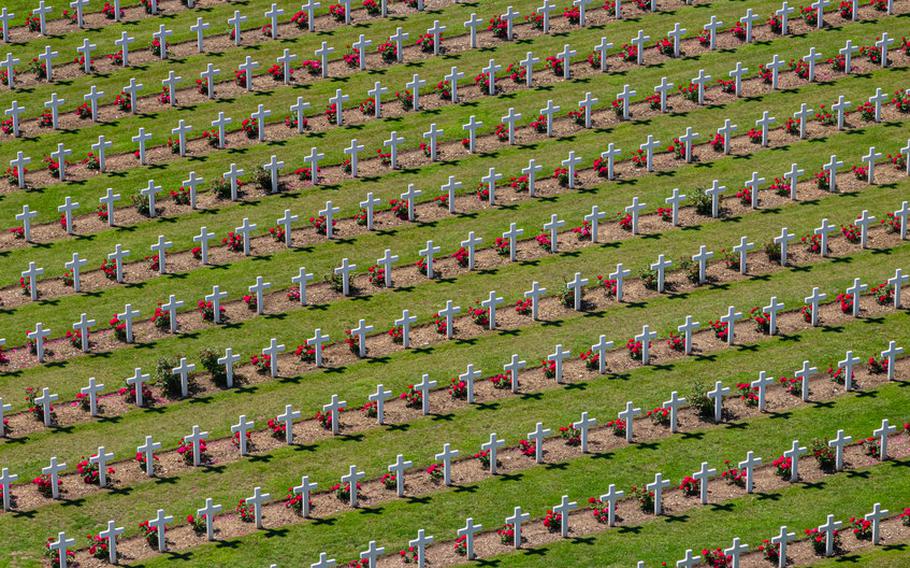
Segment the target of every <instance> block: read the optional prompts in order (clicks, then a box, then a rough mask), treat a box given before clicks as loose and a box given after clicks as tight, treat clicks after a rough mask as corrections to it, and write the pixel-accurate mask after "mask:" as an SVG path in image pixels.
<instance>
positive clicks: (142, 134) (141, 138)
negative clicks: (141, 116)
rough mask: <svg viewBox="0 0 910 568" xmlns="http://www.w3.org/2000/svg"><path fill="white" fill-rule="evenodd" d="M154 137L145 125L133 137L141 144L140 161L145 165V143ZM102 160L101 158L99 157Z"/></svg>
mask: <svg viewBox="0 0 910 568" xmlns="http://www.w3.org/2000/svg"><path fill="white" fill-rule="evenodd" d="M151 138H152V135H151V134H149V133H147V132H146V131H145V128H144V127H139V132H138V133H137V134H136V135H135V136H133V137H132V141H133V142H136V143H137V144H138V145H139V163H140V164H142V165H143V166H144V165H145V164H146V160H145V143H146V142H147V141H148V140H150V139H151ZM99 162H100V158H99Z"/></svg>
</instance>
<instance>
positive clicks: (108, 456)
mask: <svg viewBox="0 0 910 568" xmlns="http://www.w3.org/2000/svg"><path fill="white" fill-rule="evenodd" d="M112 459H114V453H113V452H110V453H105V451H104V446H98V452H97V453H96V454H95V455H93V456H89V458H88V461H89V463H90V464H94V465H96V466H97V467H98V487H107V464H108V462H109V461H110V460H112Z"/></svg>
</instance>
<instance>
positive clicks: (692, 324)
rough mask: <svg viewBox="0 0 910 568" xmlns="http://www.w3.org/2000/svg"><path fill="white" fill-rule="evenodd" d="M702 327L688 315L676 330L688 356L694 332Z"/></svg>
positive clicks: (690, 351)
mask: <svg viewBox="0 0 910 568" xmlns="http://www.w3.org/2000/svg"><path fill="white" fill-rule="evenodd" d="M661 256H663V255H661ZM700 325H701V324H700V323H699V322H697V321H693V320H692V316H691V315H687V316H686V321H685V323H683V324H682V325H680V326H678V327H677V328H676V330H677V331H678V332H680V333H682V334H683V340H684V341H685V343H684V349H685V354H686V355H691V354H692V332H693V331H695V330H697V329H698V328H699V326H700Z"/></svg>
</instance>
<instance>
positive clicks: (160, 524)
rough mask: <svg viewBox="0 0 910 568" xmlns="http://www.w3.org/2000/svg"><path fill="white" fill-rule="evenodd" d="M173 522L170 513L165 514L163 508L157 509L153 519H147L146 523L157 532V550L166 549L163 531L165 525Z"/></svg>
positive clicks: (164, 550) (163, 550)
mask: <svg viewBox="0 0 910 568" xmlns="http://www.w3.org/2000/svg"><path fill="white" fill-rule="evenodd" d="M172 522H174V517H172V516H171V515H168V516H165V515H164V509H158V513H157V514H156V515H155V518H154V519H150V520H149V521H148V525H149V527H151V528H154V529H155V530H156V531H157V533H158V552H166V551H167V541H166V540H165V531H166V527H167V525H169V524H170V523H172Z"/></svg>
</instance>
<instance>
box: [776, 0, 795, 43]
mask: <svg viewBox="0 0 910 568" xmlns="http://www.w3.org/2000/svg"><path fill="white" fill-rule="evenodd" d="M795 11H796V8H793V7H791V6H790V4H789V3H788V2H786V1H784V2H782V3H781V5H780V9H778V10H777V11H775V12H774V14H775V15H776V16H778V17H779V18H780V34H781V35H787V33H788V30H789V25H788V24H789V20H790V14H792V13H794V12H795Z"/></svg>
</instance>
